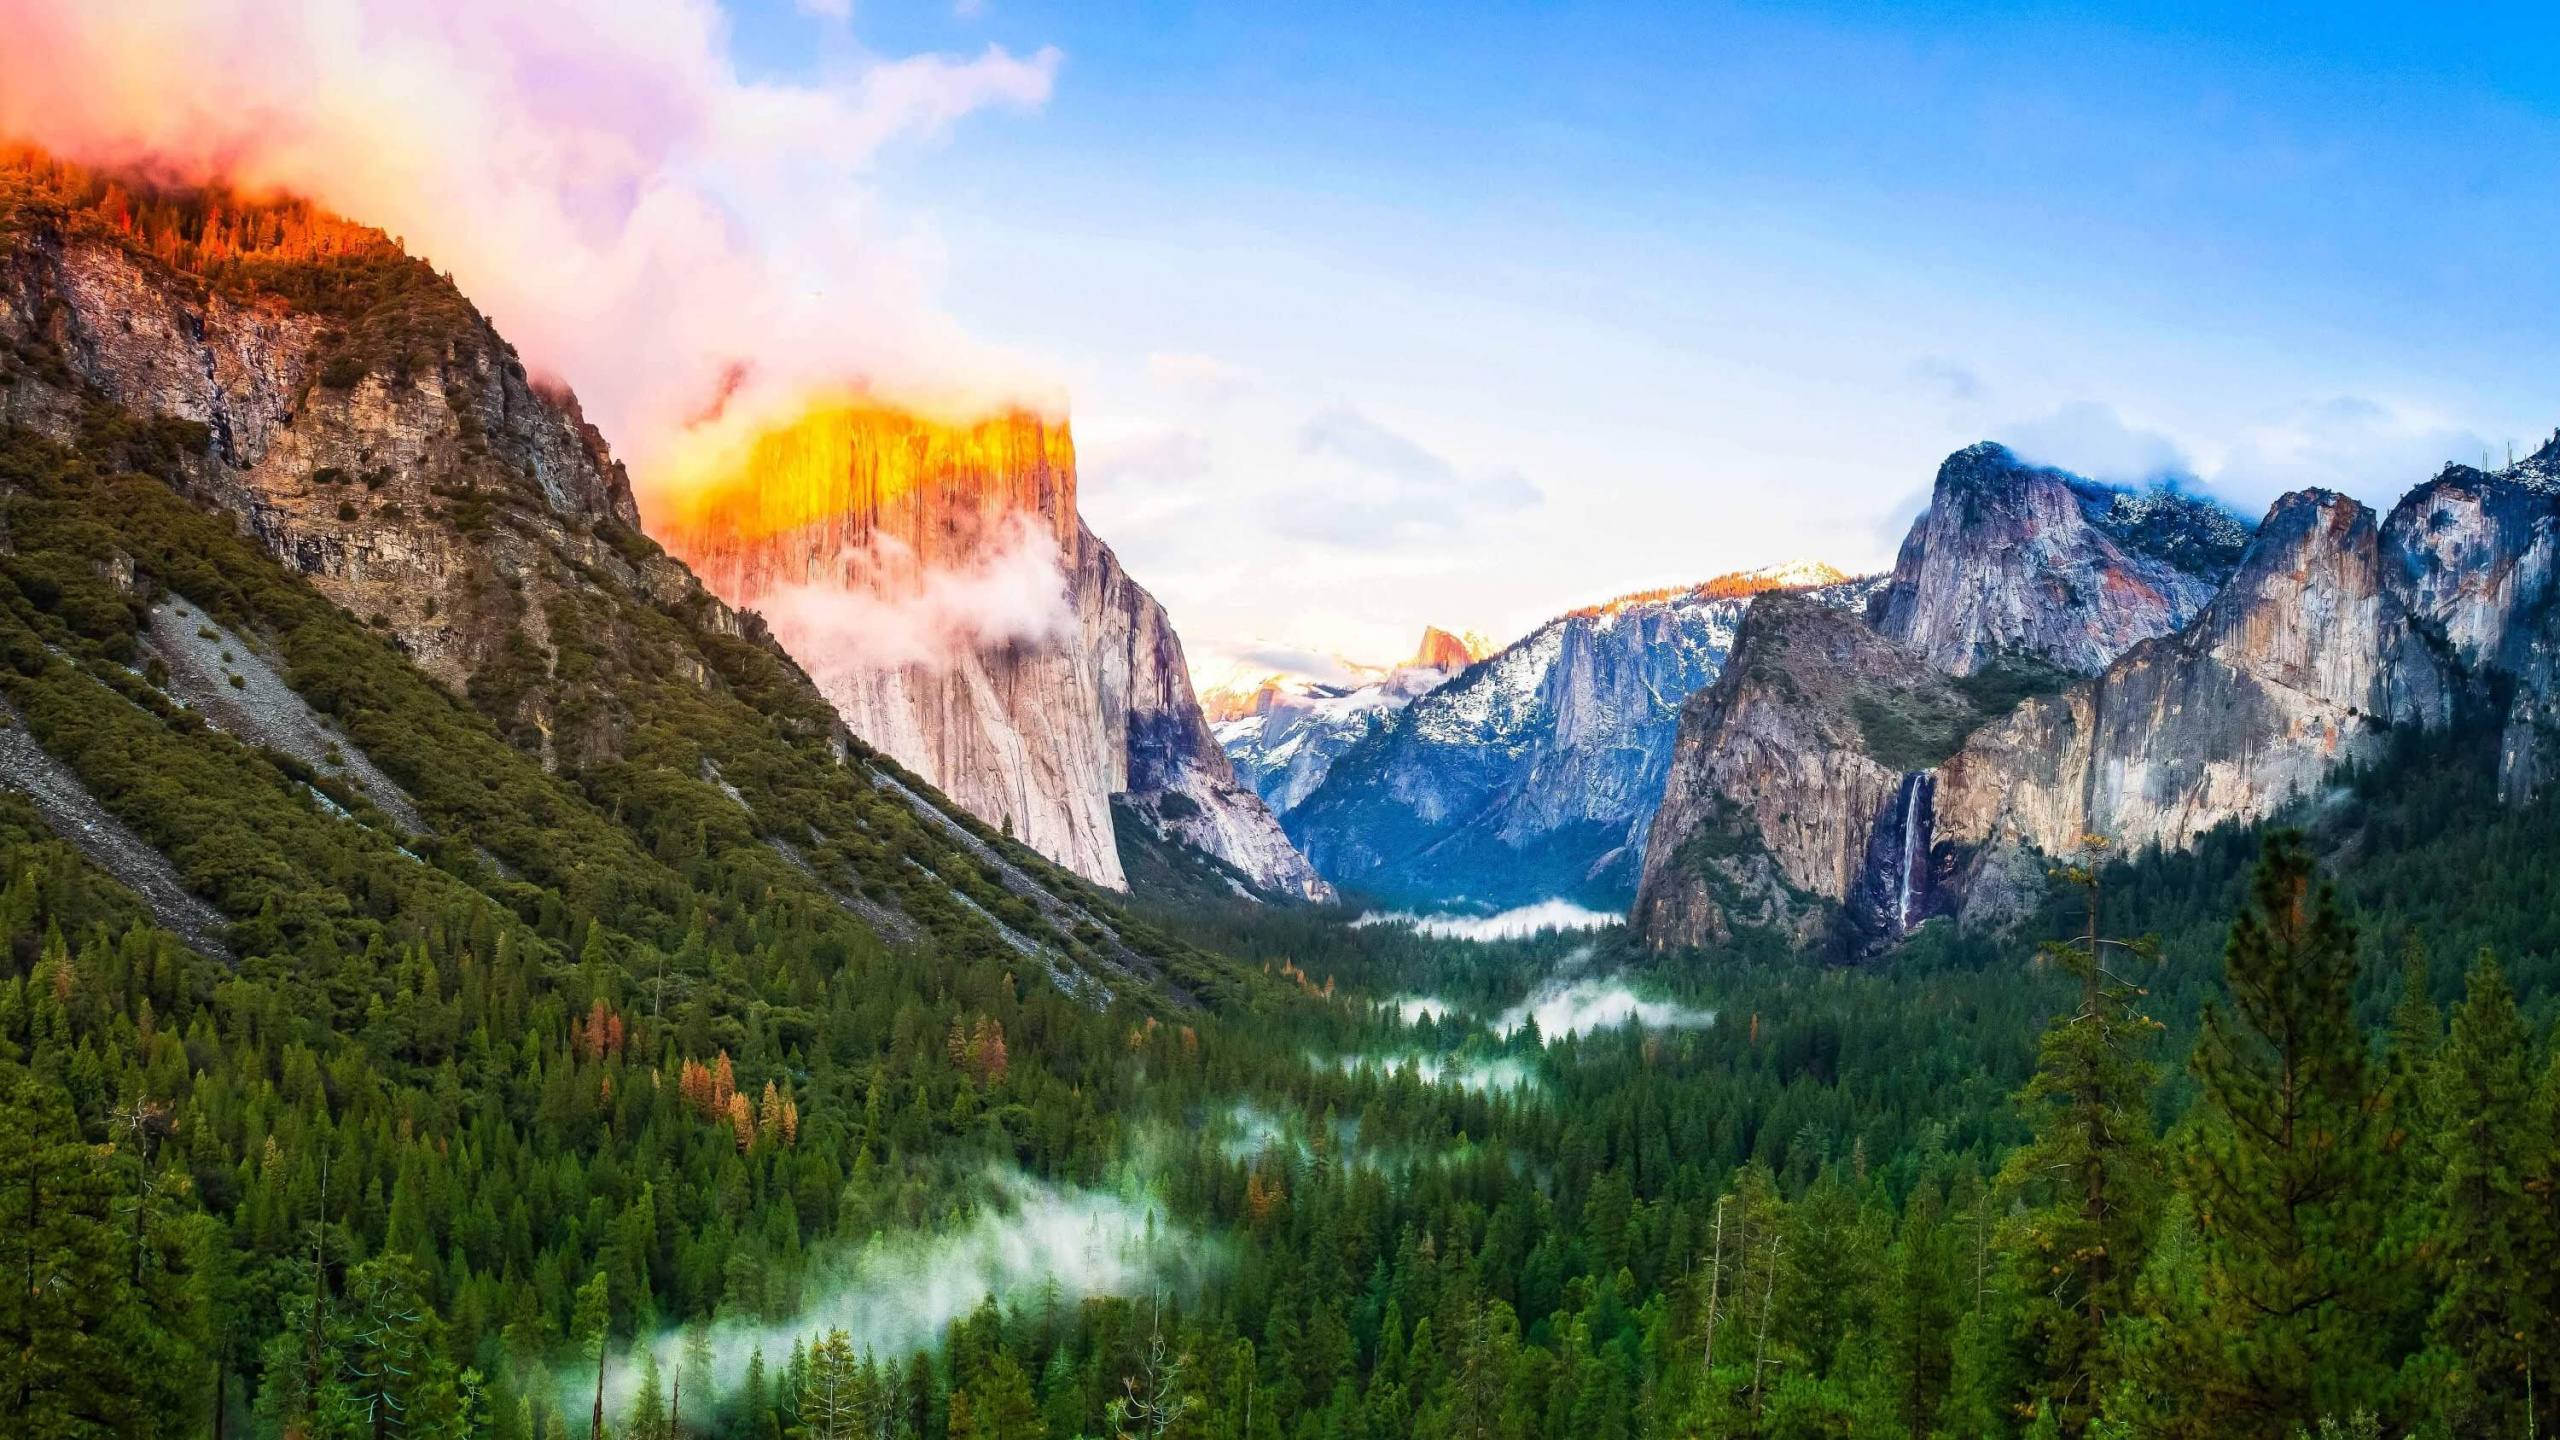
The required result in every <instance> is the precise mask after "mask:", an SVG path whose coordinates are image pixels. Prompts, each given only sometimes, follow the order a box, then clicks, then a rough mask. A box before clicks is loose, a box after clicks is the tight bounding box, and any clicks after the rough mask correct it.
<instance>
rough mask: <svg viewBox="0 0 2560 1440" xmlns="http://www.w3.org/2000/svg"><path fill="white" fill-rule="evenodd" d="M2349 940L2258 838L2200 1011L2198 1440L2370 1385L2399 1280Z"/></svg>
mask: <svg viewBox="0 0 2560 1440" xmlns="http://www.w3.org/2000/svg"><path fill="white" fill-rule="evenodd" d="M2354 951H2355V932H2354V930H2353V928H2352V927H2351V926H2350V925H2349V924H2348V923H2347V921H2346V919H2345V918H2344V917H2343V916H2342V915H2341V914H2340V913H2339V911H2338V905H2337V898H2336V896H2335V894H2334V893H2333V892H2332V891H2331V890H2330V888H2329V887H2328V886H2327V885H2325V884H2321V883H2319V881H2318V877H2317V876H2316V874H2315V873H2314V869H2313V865H2312V861H2311V856H2310V852H2309V851H2308V849H2307V848H2305V846H2304V844H2303V841H2302V837H2301V836H2300V835H2298V834H2295V833H2292V832H2289V831H2280V832H2277V833H2275V834H2272V835H2270V836H2268V837H2267V839H2266V841H2265V843H2264V849H2263V851H2262V854H2261V857H2260V859H2259V862H2258V868H2257V872H2256V874H2255V875H2254V876H2253V877H2252V880H2251V883H2250V905H2249V907H2248V908H2247V909H2245V910H2243V911H2242V912H2241V914H2240V915H2239V916H2238V917H2237V918H2236V919H2235V920H2234V921H2233V922H2232V926H2231V933H2230V940H2229V943H2228V944H2227V945H2226V947H2225V948H2224V952H2223V965H2224V971H2225V979H2224V984H2225V988H2226V989H2227V990H2228V992H2229V995H2230V1005H2229V1007H2228V1008H2225V1007H2224V1006H2221V1005H2208V1006H2206V1008H2205V1012H2204V1024H2203V1032H2202V1035H2201V1036H2200V1037H2199V1039H2198V1041H2197V1043H2196V1049H2195V1054H2194V1057H2193V1059H2192V1060H2191V1062H2190V1064H2191V1066H2192V1068H2193V1069H2194V1072H2195V1076H2196V1080H2197V1083H2198V1085H2199V1087H2200V1089H2201V1091H2202V1099H2203V1104H2202V1109H2203V1116H2202V1124H2201V1129H2200V1132H2199V1135H2198V1138H2197V1141H2196V1143H2195V1145H2194V1147H2193V1149H2192V1153H2191V1156H2190V1164H2191V1166H2192V1180H2191V1184H2192V1188H2193V1189H2194V1191H2195V1193H2196V1198H2197V1208H2198V1222H2199V1225H2200V1227H2201V1230H2202V1233H2203V1235H2204V1239H2205V1250H2206V1257H2207V1259H2206V1272H2207V1276H2208V1285H2207V1291H2206V1311H2207V1319H2208V1322H2209V1330H2208V1333H2206V1334H2203V1335H2200V1336H2197V1337H2195V1343H2196V1344H2197V1345H2198V1347H2199V1352H2200V1354H2201V1355H2203V1356H2205V1357H2208V1359H2209V1360H2210V1361H2212V1362H2214V1363H2209V1364H2208V1365H2207V1366H2206V1367H2205V1368H2204V1371H2203V1374H2204V1378H2205V1385H2206V1394H2205V1396H2204V1397H2203V1398H2204V1402H2205V1404H2204V1407H2203V1408H2204V1412H2205V1418H2206V1419H2207V1420H2208V1421H2209V1422H2210V1424H2211V1425H2212V1426H2213V1427H2214V1431H2213V1433H2217V1434H2221V1435H2230V1436H2265V1437H2270V1440H2282V1437H2284V1436H2285V1435H2286V1434H2288V1433H2289V1432H2290V1431H2291V1429H2292V1428H2293V1427H2294V1426H2295V1425H2301V1424H2309V1423H2311V1422H2313V1421H2314V1420H2316V1419H2317V1418H2318V1417H2319V1416H2321V1415H2324V1414H2325V1415H2343V1414H2346V1413H2348V1412H2350V1411H2352V1410H2355V1409H2357V1408H2359V1407H2360V1406H2362V1405H2363V1403H2364V1402H2365V1401H2366V1400H2367V1398H2368V1397H2369V1396H2370V1395H2371V1394H2372V1393H2373V1392H2374V1391H2375V1390H2377V1389H2378V1388H2379V1387H2380V1386H2381V1385H2382V1383H2383V1380H2384V1377H2385V1375H2386V1374H2387V1371H2388V1367H2387V1366H2386V1365H2385V1364H2384V1362H2383V1355H2382V1345H2381V1342H2382V1340H2383V1339H2384V1323H2383V1322H2384V1319H2385V1317H2386V1315H2387V1312H2388V1310H2389V1303H2390V1302H2389V1296H2390V1294H2391V1289H2392V1286H2393V1285H2394V1284H2395V1283H2396V1277H2393V1276H2391V1275H2388V1274H2386V1273H2383V1272H2384V1267H2383V1266H2382V1265H2381V1264H2380V1263H2379V1249H2380V1244H2381V1241H2382V1239H2383V1236H2384V1228H2385V1227H2384V1219H2385V1213H2386V1208H2387V1205H2388V1201H2389V1194H2388V1189H2389V1187H2388V1185H2387V1183H2386V1175H2387V1163H2386V1157H2385V1153H2384V1130H2383V1126H2382V1123H2381V1122H2382V1120H2383V1118H2384V1117H2383V1114H2382V1110H2383V1105H2384V1100H2383V1096H2382V1094H2381V1086H2380V1082H2379V1077H2378V1076H2377V1074H2376V1067H2375V1066H2374V1064H2373V1062H2372V1059H2371V1056H2370V1054H2369V1052H2368V1050H2367V1045H2366V1040H2365V1036H2364V1033H2363V1032H2362V1030H2360V1029H2359V1028H2358V1027H2357V1025H2356V1023H2355V1018H2354V1015H2353V1013H2352V1010H2351V1006H2350V998H2349V986H2350V984H2351V982H2352V981H2353V979H2354V974H2355V955H2354Z"/></svg>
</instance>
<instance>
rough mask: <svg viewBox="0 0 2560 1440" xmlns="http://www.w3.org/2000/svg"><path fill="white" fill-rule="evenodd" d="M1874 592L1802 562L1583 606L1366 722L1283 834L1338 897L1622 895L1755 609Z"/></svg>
mask: <svg viewBox="0 0 2560 1440" xmlns="http://www.w3.org/2000/svg"><path fill="white" fill-rule="evenodd" d="M1797 587H1802V588H1807V589H1808V591H1809V593H1815V594H1819V595H1821V596H1823V597H1824V598H1825V599H1826V601H1827V602H1828V603H1834V604H1841V605H1863V604H1864V603H1865V602H1866V599H1867V596H1868V594H1869V593H1870V591H1871V590H1872V585H1871V584H1869V583H1867V582H1859V581H1851V580H1847V579H1845V578H1844V577H1842V576H1841V575H1840V574H1839V572H1837V571H1835V570H1832V569H1831V568H1830V567H1828V566H1820V565H1814V564H1810V563H1805V562H1799V563H1797V564H1795V565H1789V566H1777V567H1771V568H1769V569H1766V570H1761V571H1751V572H1743V573H1740V574H1736V575H1728V576H1721V577H1718V578H1717V579H1714V580H1710V581H1707V582H1705V583H1703V584H1699V585H1692V586H1683V587H1676V588H1672V589H1668V590H1656V591H1647V592H1642V593H1638V594H1633V595H1626V596H1621V597H1619V598H1617V599H1615V600H1611V601H1608V602H1605V603H1602V604H1599V605H1593V606H1587V607H1584V608H1581V609H1578V610H1575V611H1572V612H1569V613H1567V614H1564V615H1560V616H1558V617H1556V618H1555V619H1553V620H1551V621H1549V622H1547V623H1546V624H1544V625H1541V626H1539V627H1538V628H1537V629H1536V630H1534V631H1532V632H1530V634H1528V635H1527V636H1525V637H1523V638H1522V639H1520V640H1518V641H1515V642H1513V643H1512V644H1510V645H1508V646H1506V647H1504V648H1503V649H1502V650H1500V651H1499V652H1497V653H1495V654H1493V655H1491V656H1489V657H1487V658H1485V659H1483V660H1480V661H1478V662H1476V663H1475V664H1472V665H1470V666H1468V667H1467V669H1466V670H1465V671H1464V672H1462V673H1461V674H1459V675H1457V676H1454V677H1452V678H1450V679H1449V680H1448V681H1447V682H1446V683H1444V684H1442V685H1440V686H1438V687H1437V688H1435V689H1433V690H1431V691H1430V692H1429V693H1428V694H1425V695H1423V696H1420V697H1418V698H1416V699H1414V700H1412V701H1411V702H1410V703H1408V704H1406V705H1404V706H1402V707H1401V708H1399V709H1397V710H1395V711H1394V712H1392V713H1391V714H1390V715H1388V716H1386V717H1384V718H1383V719H1382V720H1380V721H1378V722H1377V723H1375V724H1374V725H1373V726H1372V727H1371V728H1370V729H1369V731H1368V732H1367V733H1366V734H1364V735H1362V736H1361V737H1359V738H1358V739H1357V740H1356V741H1355V743H1353V744H1352V745H1351V746H1350V747H1349V748H1348V749H1346V750H1345V751H1344V752H1343V753H1341V754H1340V755H1339V756H1338V757H1337V758H1335V759H1334V760H1333V761H1332V763H1331V765H1330V766H1329V768H1328V769H1327V771H1326V773H1325V775H1324V778H1323V780H1322V782H1321V783H1320V784H1318V785H1317V786H1316V787H1314V788H1313V789H1312V790H1311V791H1309V792H1307V793H1306V794H1304V795H1303V796H1302V797H1300V798H1299V799H1298V800H1297V802H1296V803H1294V804H1291V805H1286V806H1282V807H1280V809H1281V825H1282V828H1284V829H1285V830H1287V831H1288V832H1289V835H1290V837H1291V838H1292V839H1293V840H1295V841H1297V842H1298V845H1299V847H1300V849H1301V850H1303V851H1304V852H1305V853H1306V855H1307V857H1308V859H1309V860H1310V861H1311V862H1313V863H1314V864H1315V866H1316V868H1317V870H1318V871H1319V872H1320V873H1322V874H1324V875H1325V876H1326V877H1327V878H1328V879H1330V880H1332V881H1333V882H1334V883H1335V884H1336V885H1337V886H1339V887H1342V888H1344V889H1348V890H1358V891H1361V892H1364V893H1367V894H1370V895H1373V896H1376V897H1377V898H1379V899H1381V900H1384V901H1387V902H1390V903H1394V904H1399V905H1421V906H1470V907H1476V908H1490V909H1507V908H1511V907H1513V906H1516V905H1522V904H1529V903H1533V902H1535V901H1539V900H1546V899H1569V900H1575V901H1579V902H1582V903H1586V904H1592V905H1596V906H1605V907H1609V908H1617V907H1621V906H1623V905H1625V904H1626V902H1627V900H1628V899H1629V898H1630V897H1631V896H1632V894H1633V890H1634V885H1635V880H1636V873H1637V864H1636V862H1637V859H1638V858H1639V857H1640V855H1641V853H1642V849H1643V842H1644V835H1645V830H1646V826H1647V824H1648V823H1649V821H1650V819H1651V817H1652V813H1653V807H1654V805H1655V804H1656V803H1657V802H1658V800H1659V798H1660V795H1661V786H1662V778H1663V774H1664V770H1665V767H1666V766H1667V764H1668V762H1669V759H1670V752H1671V743H1672V739H1673V735H1674V730H1675V727H1676V724H1677V717H1678V713H1679V706H1680V702H1681V701H1682V700H1683V699H1684V698H1685V697H1686V696H1687V695H1688V694H1689V693H1690V692H1691V691H1693V690H1695V689H1697V688H1698V687H1700V686H1702V685H1705V684H1707V683H1709V682H1710V681H1712V680H1713V679H1714V678H1715V676H1716V674H1717V673H1718V671H1719V670H1720V668H1721V667H1722V665H1723V663H1724V657H1725V652H1726V650H1727V649H1728V648H1729V647H1730V646H1731V644H1732V641H1733V635H1734V630H1735V627H1736V625H1737V624H1738V623H1739V621H1740V618H1741V616H1742V614H1743V612H1744V610H1745V609H1746V608H1748V606H1749V605H1750V603H1751V597H1752V596H1754V595H1756V594H1761V593H1765V592H1767V591H1769V590H1772V589H1785V588H1797Z"/></svg>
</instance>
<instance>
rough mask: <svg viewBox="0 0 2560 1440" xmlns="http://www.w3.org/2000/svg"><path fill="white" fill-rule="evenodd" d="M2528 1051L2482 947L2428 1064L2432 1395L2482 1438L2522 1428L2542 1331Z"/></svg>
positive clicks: (2503, 985) (2510, 998) (2500, 976)
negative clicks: (2431, 1094) (2530, 1188)
mask: <svg viewBox="0 0 2560 1440" xmlns="http://www.w3.org/2000/svg"><path fill="white" fill-rule="evenodd" d="M2527 1046H2528V1042H2527V1040H2526V1037H2525V1031H2524V1022H2523V1019H2522V1017H2520V1016H2519V1015H2518V1014H2517V1013H2516V1005H2515V996H2514V994H2513V993H2512V992H2510V991H2509V990H2508V988H2507V982H2506V976H2505V973H2504V972H2503V971H2501V970H2500V969H2499V967H2498V962H2497V958H2496V957H2495V956H2493V955H2490V954H2488V953H2487V952H2485V951H2484V952H2482V954H2481V956H2480V959H2479V961H2478V963H2477V964H2475V965H2473V966H2472V968H2471V974H2470V976H2469V978H2468V980H2467V981H2466V983H2465V987H2464V994H2463V1000H2462V1004H2461V1005H2460V1006H2459V1007H2457V1008H2456V1009H2455V1011H2454V1012H2453V1029H2452V1034H2451V1036H2450V1037H2449V1038H2448V1039H2447V1040H2446V1042H2445V1046H2444V1050H2443V1054H2442V1057H2441V1059H2440V1060H2439V1061H2438V1062H2437V1064H2436V1066H2435V1074H2436V1080H2437V1086H2436V1094H2437V1097H2438V1099H2439V1101H2440V1113H2441V1114H2442V1116H2443V1119H2444V1125H2443V1128H2442V1129H2441V1130H2439V1131H2438V1132H2437V1134H2436V1137H2435V1146H2434V1149H2435V1157H2436V1168H2437V1175H2438V1179H2437V1183H2436V1185H2435V1187H2434V1188H2435V1207H2434V1208H2435V1216H2436V1230H2435V1234H2434V1235H2433V1237H2432V1239H2431V1243H2430V1244H2429V1245H2428V1258H2429V1259H2430V1260H2431V1262H2432V1265H2433V1271H2434V1278H2435V1285H2434V1293H2435V1295H2436V1297H2437V1299H2436V1303H2435V1311H2434V1315H2433V1319H2432V1324H2431V1326H2430V1333H2431V1335H2432V1338H2433V1341H2434V1345H2435V1355H2434V1357H2433V1359H2434V1363H2433V1364H2432V1365H2431V1366H2430V1367H2429V1368H2430V1369H2431V1370H2432V1371H2433V1372H2435V1373H2433V1374H2431V1375H2430V1376H2429V1377H2428V1378H2429V1379H2430V1381H2432V1388H2433V1389H2434V1390H2435V1394H2434V1395H2433V1396H2431V1397H2429V1398H2430V1399H2431V1400H2432V1401H2433V1403H2434V1405H2435V1408H2436V1409H2437V1410H2438V1411H2439V1412H2440V1413H2446V1418H2448V1419H2453V1418H2457V1417H2458V1418H2459V1419H2460V1420H2461V1421H2462V1423H2463V1427H2464V1428H2465V1429H2467V1430H2477V1431H2478V1432H2479V1433H2490V1434H2505V1433H2510V1432H2513V1431H2520V1430H2522V1429H2523V1428H2525V1424H2524V1421H2523V1408H2524V1404H2525V1391H2526V1377H2527V1371H2528V1367H2529V1366H2530V1365H2531V1363H2532V1351H2531V1348H2530V1341H2529V1339H2528V1337H2532V1336H2537V1335H2539V1334H2541V1333H2542V1331H2543V1330H2544V1329H2546V1328H2547V1326H2548V1324H2549V1317H2547V1316H2546V1315H2544V1314H2543V1313H2542V1311H2541V1308H2540V1306H2539V1304H2538V1303H2537V1302H2538V1299H2539V1297H2538V1296H2537V1295H2536V1294H2535V1293H2534V1292H2535V1290H2536V1289H2537V1286H2536V1284H2535V1276H2534V1274H2533V1272H2532V1269H2531V1266H2532V1263H2533V1256H2532V1253H2531V1237H2530V1234H2529V1232H2530V1230H2531V1228H2532V1225H2533V1223H2534V1215H2533V1212H2534V1209H2535V1208H2536V1204H2535V1201H2534V1199H2533V1197H2532V1196H2531V1195H2529V1194H2528V1193H2527V1189H2526V1187H2527V1185H2528V1184H2529V1183H2530V1182H2531V1179H2532V1174H2533V1162H2534V1157H2533V1155H2532V1153H2531V1148H2530V1147H2531V1144H2532V1128H2531V1127H2532V1102H2533V1092H2532V1083H2531V1080H2530V1079H2529V1077H2528V1073H2527V1070H2526V1066H2525V1056H2526V1051H2527Z"/></svg>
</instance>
